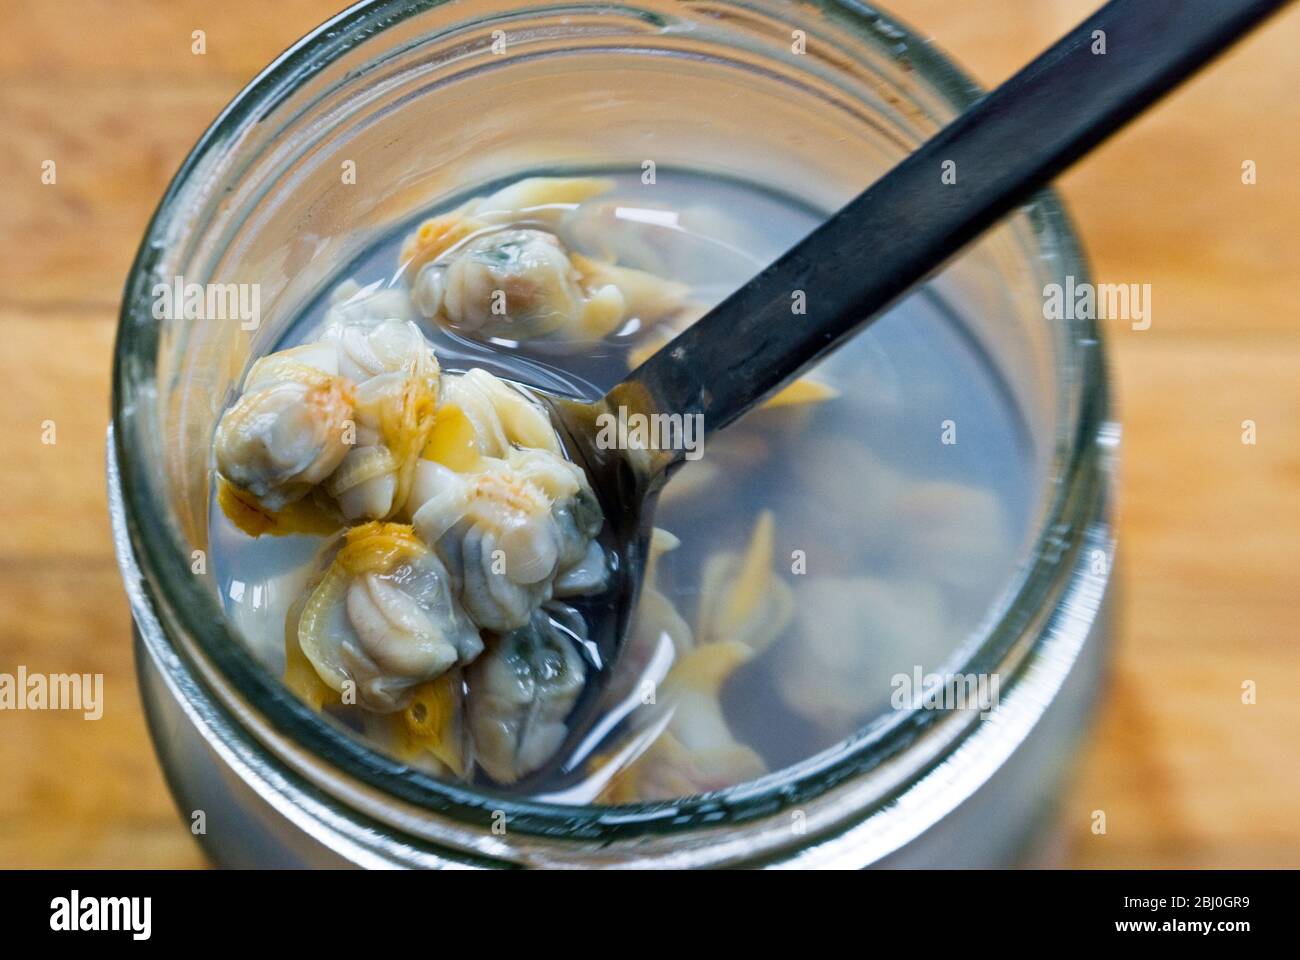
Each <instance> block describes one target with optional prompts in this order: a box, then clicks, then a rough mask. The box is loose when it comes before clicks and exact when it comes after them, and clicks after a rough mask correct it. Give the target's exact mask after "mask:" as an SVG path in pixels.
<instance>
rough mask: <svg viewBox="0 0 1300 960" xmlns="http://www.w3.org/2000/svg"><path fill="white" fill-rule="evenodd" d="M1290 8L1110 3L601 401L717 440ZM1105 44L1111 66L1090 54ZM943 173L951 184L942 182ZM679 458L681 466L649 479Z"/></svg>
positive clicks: (1236, 1)
mask: <svg viewBox="0 0 1300 960" xmlns="http://www.w3.org/2000/svg"><path fill="white" fill-rule="evenodd" d="M1284 2H1286V0H1112V2H1111V3H1109V4H1107V5H1106V6H1105V7H1103V8H1101V9H1100V10H1099V11H1098V12H1097V13H1095V14H1094V15H1093V16H1092V17H1090V18H1089V19H1088V20H1086V21H1084V22H1083V23H1082V24H1080V25H1079V26H1078V27H1076V28H1075V29H1074V30H1073V31H1071V32H1070V33H1069V34H1067V35H1066V36H1065V37H1064V38H1062V39H1061V40H1060V41H1059V42H1057V43H1056V44H1055V45H1054V46H1052V47H1051V48H1050V49H1048V50H1047V51H1046V52H1045V53H1043V54H1042V55H1041V56H1039V57H1038V58H1037V59H1036V60H1034V61H1033V62H1032V63H1030V64H1029V65H1028V66H1027V67H1025V68H1024V69H1023V70H1021V71H1020V72H1019V73H1017V74H1016V75H1015V76H1014V77H1012V78H1011V79H1010V80H1008V81H1007V82H1006V83H1004V84H1002V85H1001V86H1000V87H998V88H997V89H996V90H994V91H993V92H991V93H989V94H987V95H986V96H984V97H983V98H981V99H980V100H978V101H977V102H976V103H975V104H974V105H972V106H971V108H970V109H969V110H967V111H966V112H965V113H963V114H962V115H961V116H959V117H957V118H956V119H955V120H954V121H953V122H952V123H951V124H949V125H948V126H947V127H945V128H944V129H943V130H942V131H941V132H940V133H938V134H937V135H936V136H935V137H934V138H933V139H931V140H930V141H929V142H927V143H926V144H925V145H923V146H922V147H921V148H920V149H918V150H917V151H916V152H915V153H913V154H911V155H910V156H909V157H907V159H905V160H903V162H902V163H900V164H899V165H898V166H896V167H895V168H894V169H893V170H892V171H891V172H890V173H889V174H887V175H886V176H885V177H883V178H882V179H880V180H878V181H876V183H875V184H874V185H873V186H871V187H870V188H869V189H867V190H866V191H865V192H864V193H862V194H860V195H859V196H858V197H857V198H856V199H854V200H853V201H851V202H850V203H849V204H848V205H847V206H846V207H844V208H843V209H842V210H841V211H839V213H837V214H835V215H834V216H833V217H832V218H831V219H830V220H829V221H827V222H826V223H825V224H823V225H822V226H821V227H819V228H818V229H816V230H814V231H813V232H812V233H811V234H809V235H808V236H807V237H806V238H805V239H804V240H802V241H801V242H800V243H799V244H798V245H797V246H795V247H793V248H792V249H790V250H789V251H788V252H786V253H785V254H783V255H782V256H781V257H780V258H779V259H778V260H777V261H775V262H774V263H773V264H772V265H771V266H769V267H768V268H767V269H766V270H764V271H763V272H762V273H760V274H758V276H756V277H754V278H753V279H752V280H750V281H749V282H748V283H747V284H746V285H745V286H743V287H742V288H741V289H739V290H737V291H736V292H735V293H734V294H732V295H731V296H730V297H728V298H727V299H726V300H725V301H723V302H722V303H721V304H720V305H719V306H717V307H715V308H714V309H713V310H712V311H711V312H710V313H709V314H707V315H706V316H705V317H703V318H702V319H700V320H699V321H697V322H696V323H695V324H694V325H692V326H691V327H690V328H689V329H687V330H686V331H685V332H684V333H682V334H681V335H680V336H678V337H677V338H676V339H674V340H673V341H672V342H670V343H669V344H667V345H666V346H665V347H663V349H661V350H660V351H659V352H658V353H656V354H655V355H654V356H652V357H651V358H650V359H649V360H647V361H646V362H645V363H644V364H642V365H641V366H640V367H639V368H637V369H636V370H634V371H633V372H632V373H631V374H630V375H629V376H628V377H627V379H626V380H624V381H623V382H622V383H620V384H619V385H617V386H616V387H615V388H614V389H613V390H611V391H610V393H609V394H608V395H607V400H608V401H609V403H610V404H611V405H613V406H617V405H619V404H620V403H627V404H628V405H629V406H630V407H631V408H632V409H634V410H642V411H649V412H664V413H682V414H687V415H694V414H700V415H702V416H703V422H702V427H703V430H704V434H705V435H706V436H707V435H708V434H710V433H712V432H713V431H716V430H720V429H722V428H723V427H725V426H726V425H727V424H729V423H731V422H732V421H733V420H735V419H736V418H737V417H739V416H741V415H742V414H743V413H745V411H747V410H749V409H750V408H751V407H753V406H755V405H756V404H757V403H759V402H760V401H761V400H763V399H764V398H765V397H767V396H768V395H770V394H771V393H773V392H774V391H775V390H777V389H778V388H779V387H781V386H783V385H784V384H786V383H788V382H789V381H790V380H791V379H793V378H794V377H796V376H797V375H798V374H799V373H801V372H802V371H804V370H805V369H807V368H808V367H809V366H810V365H812V364H813V363H815V362H816V361H817V360H819V359H820V358H822V357H823V356H825V355H826V354H827V353H829V352H830V351H831V350H833V349H835V348H836V347H837V346H839V345H840V344H841V343H842V342H844V341H845V340H847V339H848V338H849V337H851V336H852V335H853V334H854V333H856V332H857V331H858V330H859V329H860V328H862V327H863V326H865V325H866V324H867V323H869V322H870V321H871V320H872V319H874V317H876V316H877V315H879V313H880V312H881V311H882V310H884V309H885V308H886V307H887V306H889V305H890V304H891V303H893V302H894V301H895V300H897V299H898V298H899V297H901V296H902V295H903V294H905V293H906V292H907V291H908V290H909V289H910V288H911V287H912V286H914V285H915V284H916V283H918V282H919V281H921V280H923V279H924V278H925V277H926V276H927V275H929V274H930V273H932V272H933V271H934V270H935V269H936V268H938V267H939V266H941V265H942V264H943V263H944V261H945V260H947V259H948V258H949V257H951V256H952V255H953V254H955V253H957V252H958V251H959V250H961V248H962V247H963V246H964V245H965V244H966V243H967V242H968V241H970V240H972V239H974V238H975V237H977V236H978V235H979V234H980V233H981V232H982V231H984V230H985V229H987V228H989V227H990V226H992V225H993V224H994V223H996V222H997V221H998V220H999V219H1000V218H1001V217H1003V216H1004V215H1005V214H1007V213H1008V212H1010V211H1011V210H1012V209H1013V208H1014V207H1015V206H1016V205H1018V204H1020V203H1021V202H1023V201H1025V200H1026V199H1028V198H1029V197H1030V195H1031V194H1033V193H1034V192H1035V191H1037V190H1038V189H1040V188H1041V187H1043V186H1044V185H1045V184H1047V183H1048V182H1049V181H1050V180H1051V179H1052V178H1053V177H1054V176H1055V175H1056V174H1058V173H1060V172H1061V171H1062V170H1063V169H1065V168H1066V167H1067V166H1069V165H1070V164H1071V163H1073V162H1074V161H1075V160H1077V159H1079V158H1080V157H1081V156H1083V155H1084V154H1086V153H1087V152H1088V151H1090V150H1091V149H1092V148H1093V147H1095V146H1096V145H1097V144H1098V143H1100V142H1101V141H1102V140H1104V139H1105V138H1106V137H1107V136H1108V135H1109V134H1111V133H1113V132H1114V131H1115V130H1117V129H1118V128H1119V127H1121V126H1123V125H1124V124H1125V123H1127V122H1128V121H1129V120H1131V119H1132V118H1133V117H1135V116H1136V115H1137V114H1139V113H1141V112H1142V111H1143V110H1144V109H1146V107H1147V106H1149V105H1150V104H1151V103H1152V102H1153V101H1155V100H1156V99H1157V98H1159V97H1160V96H1161V95H1163V94H1164V93H1166V92H1168V91H1169V90H1170V89H1172V88H1173V87H1175V86H1177V85H1178V84H1179V83H1180V82H1181V81H1182V80H1184V79H1185V78H1186V77H1187V76H1188V75H1190V74H1191V73H1193V72H1194V71H1195V70H1197V69H1198V68H1200V67H1201V66H1203V65H1204V64H1205V63H1206V62H1208V61H1209V60H1211V59H1212V58H1213V57H1214V56H1215V55H1216V54H1217V53H1219V52H1220V51H1222V50H1223V49H1225V48H1226V47H1228V46H1229V45H1230V44H1232V43H1233V42H1234V41H1235V40H1237V39H1238V38H1239V37H1240V36H1241V35H1242V34H1244V33H1245V32H1246V31H1248V30H1249V29H1250V28H1252V27H1253V26H1255V25H1256V24H1257V23H1258V22H1259V21H1261V20H1262V19H1264V18H1265V17H1266V16H1267V15H1268V14H1270V13H1271V12H1273V11H1274V10H1275V9H1277V8H1278V7H1280V6H1282V4H1283V3H1284ZM1098 31H1101V33H1100V34H1099V33H1098ZM1102 35H1104V42H1105V52H1104V53H1100V52H1097V53H1094V52H1093V51H1094V46H1095V45H1096V44H1098V42H1099V38H1100V37H1101V36H1102ZM947 161H952V162H953V163H955V165H956V166H955V168H954V167H951V166H948V165H947ZM945 170H947V171H949V172H950V173H951V172H955V182H953V183H945V182H944V180H943V179H941V177H942V175H943V174H944V172H945ZM948 179H951V176H949V177H948ZM1135 201H1136V198H1135ZM796 291H803V293H804V296H805V298H806V299H805V309H806V314H804V315H796V314H795V313H794V311H793V309H792V304H793V303H794V301H795V296H796V293H795V292H796ZM681 455H682V451H673V452H672V454H670V455H668V456H665V457H662V458H661V459H659V461H658V462H657V463H656V464H655V466H656V467H657V468H659V469H663V468H665V467H667V466H669V465H671V463H672V462H674V460H675V459H680V458H681Z"/></svg>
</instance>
